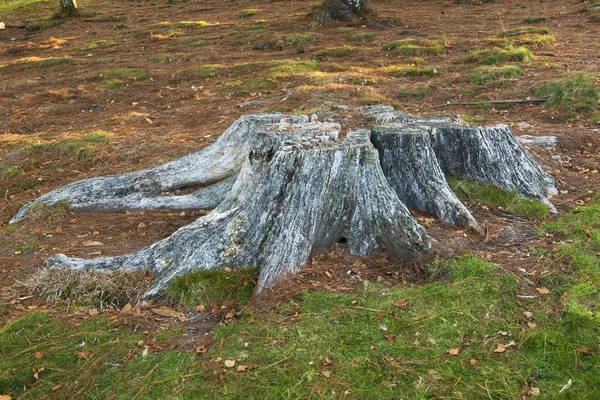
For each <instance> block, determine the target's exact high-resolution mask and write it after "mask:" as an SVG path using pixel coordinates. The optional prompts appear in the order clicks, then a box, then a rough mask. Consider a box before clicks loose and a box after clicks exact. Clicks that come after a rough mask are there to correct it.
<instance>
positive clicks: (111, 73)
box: [94, 68, 150, 82]
mask: <svg viewBox="0 0 600 400" xmlns="http://www.w3.org/2000/svg"><path fill="white" fill-rule="evenodd" d="M94 78H95V79H97V80H111V79H113V80H114V79H118V80H121V79H122V80H127V81H137V82H140V81H145V80H148V79H150V72H148V70H146V69H142V68H115V69H107V70H103V71H100V72H99V73H98V74H97V75H96V76H95V77H94Z"/></svg>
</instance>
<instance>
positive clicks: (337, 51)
mask: <svg viewBox="0 0 600 400" xmlns="http://www.w3.org/2000/svg"><path fill="white" fill-rule="evenodd" d="M356 50H358V49H357V48H356V47H353V46H339V47H328V48H326V49H323V50H319V51H316V52H314V53H313V55H312V58H314V59H315V60H325V59H327V58H329V57H334V58H341V57H347V56H348V55H350V54H352V53H354V52H356Z"/></svg>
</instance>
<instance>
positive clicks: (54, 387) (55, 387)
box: [0, 383, 60, 400]
mask: <svg viewBox="0 0 600 400" xmlns="http://www.w3.org/2000/svg"><path fill="white" fill-rule="evenodd" d="M58 389H60V383H59V384H58V385H54V386H52V391H53V392H56V391H57V390H58ZM0 400H2V399H0Z"/></svg>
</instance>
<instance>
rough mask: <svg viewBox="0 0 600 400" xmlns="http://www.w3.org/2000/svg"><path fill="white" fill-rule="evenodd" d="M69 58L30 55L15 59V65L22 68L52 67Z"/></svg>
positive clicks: (65, 61)
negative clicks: (18, 59)
mask: <svg viewBox="0 0 600 400" xmlns="http://www.w3.org/2000/svg"><path fill="white" fill-rule="evenodd" d="M70 60H71V58H70V57H51V58H44V59H37V58H36V57H31V58H26V59H23V60H20V61H17V65H20V66H21V68H22V69H24V70H28V69H37V68H53V67H57V66H59V65H63V64H66V63H68V62H69V61H70Z"/></svg>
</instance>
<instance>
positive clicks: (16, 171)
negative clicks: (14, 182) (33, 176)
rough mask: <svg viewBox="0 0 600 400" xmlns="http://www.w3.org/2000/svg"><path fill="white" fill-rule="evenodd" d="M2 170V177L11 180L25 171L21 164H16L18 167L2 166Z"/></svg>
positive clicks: (0, 169)
mask: <svg viewBox="0 0 600 400" xmlns="http://www.w3.org/2000/svg"><path fill="white" fill-rule="evenodd" d="M0 171H2V179H4V180H5V181H9V180H11V179H14V178H16V177H18V176H19V175H21V173H22V172H23V168H21V167H20V166H16V167H8V166H7V167H5V166H2V167H0Z"/></svg>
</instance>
